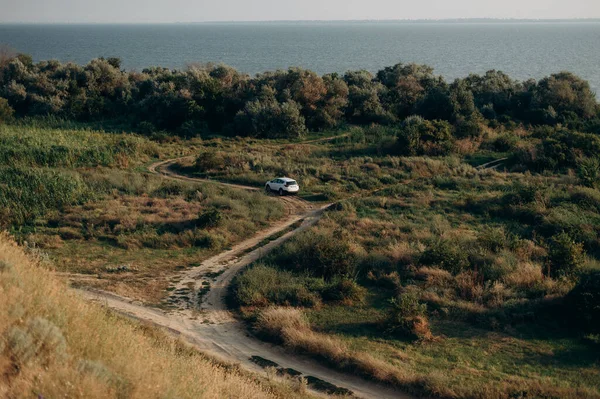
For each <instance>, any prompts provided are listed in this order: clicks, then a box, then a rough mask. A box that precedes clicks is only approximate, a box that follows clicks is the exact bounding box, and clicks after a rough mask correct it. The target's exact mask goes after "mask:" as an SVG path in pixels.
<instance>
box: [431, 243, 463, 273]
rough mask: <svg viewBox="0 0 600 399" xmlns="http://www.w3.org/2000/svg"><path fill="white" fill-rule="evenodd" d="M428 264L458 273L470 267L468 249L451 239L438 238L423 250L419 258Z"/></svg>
mask: <svg viewBox="0 0 600 399" xmlns="http://www.w3.org/2000/svg"><path fill="white" fill-rule="evenodd" d="M419 261H420V263H421V264H423V265H426V266H438V267H440V268H442V269H444V270H447V271H449V272H451V273H454V274H458V273H460V272H461V271H463V270H465V269H467V268H468V267H469V257H468V254H467V253H466V251H464V250H463V249H462V248H460V247H459V246H458V245H457V244H456V243H452V242H450V241H449V240H444V239H437V240H435V241H433V242H432V243H431V244H430V245H429V246H428V247H427V249H426V250H425V251H424V252H423V254H422V255H421V257H420V259H419Z"/></svg>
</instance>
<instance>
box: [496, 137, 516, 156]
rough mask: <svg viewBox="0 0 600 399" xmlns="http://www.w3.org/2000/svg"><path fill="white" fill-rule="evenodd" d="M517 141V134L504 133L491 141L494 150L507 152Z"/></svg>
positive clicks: (514, 146)
mask: <svg viewBox="0 0 600 399" xmlns="http://www.w3.org/2000/svg"><path fill="white" fill-rule="evenodd" d="M518 143H519V136H517V135H516V134H514V133H513V134H510V133H504V134H502V135H500V136H498V137H497V138H496V139H495V140H494V141H493V143H492V148H493V149H494V150H495V151H499V152H507V151H512V150H514V149H515V148H516V147H517V144H518Z"/></svg>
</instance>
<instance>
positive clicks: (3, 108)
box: [0, 97, 15, 124]
mask: <svg viewBox="0 0 600 399" xmlns="http://www.w3.org/2000/svg"><path fill="white" fill-rule="evenodd" d="M14 113H15V111H14V110H13V109H12V108H11V106H10V105H9V104H8V100H7V99H6V98H2V97H0V124H3V123H6V122H7V121H9V120H11V119H12V117H13V114H14Z"/></svg>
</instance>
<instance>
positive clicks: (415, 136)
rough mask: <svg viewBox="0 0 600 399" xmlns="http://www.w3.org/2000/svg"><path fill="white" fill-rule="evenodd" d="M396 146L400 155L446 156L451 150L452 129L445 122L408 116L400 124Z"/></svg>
mask: <svg viewBox="0 0 600 399" xmlns="http://www.w3.org/2000/svg"><path fill="white" fill-rule="evenodd" d="M396 146H397V149H398V152H399V153H400V154H402V155H447V154H448V153H450V150H451V149H452V127H451V125H450V124H449V123H448V122H445V121H428V120H425V119H423V118H421V117H420V116H410V117H408V118H406V120H404V122H402V125H401V128H400V131H399V133H398V139H397V142H396Z"/></svg>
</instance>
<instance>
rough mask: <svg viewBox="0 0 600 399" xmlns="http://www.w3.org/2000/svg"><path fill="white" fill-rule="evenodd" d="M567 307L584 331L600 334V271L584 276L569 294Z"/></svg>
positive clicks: (566, 309)
mask: <svg viewBox="0 0 600 399" xmlns="http://www.w3.org/2000/svg"><path fill="white" fill-rule="evenodd" d="M565 306H566V308H565V311H566V312H567V314H570V315H572V316H573V318H574V319H575V321H576V322H577V323H578V324H579V325H580V326H581V328H582V329H583V330H584V331H586V332H591V333H600V271H597V270H596V271H593V272H590V273H586V274H584V275H582V276H581V277H580V279H579V282H578V283H577V285H576V286H575V287H574V288H573V290H571V292H569V294H567V296H566V298H565Z"/></svg>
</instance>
